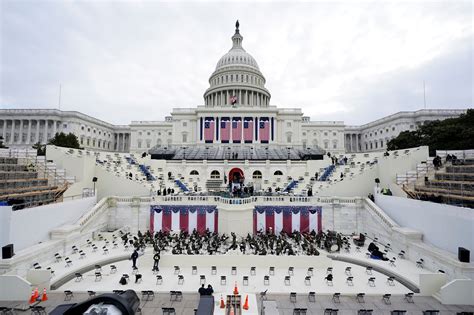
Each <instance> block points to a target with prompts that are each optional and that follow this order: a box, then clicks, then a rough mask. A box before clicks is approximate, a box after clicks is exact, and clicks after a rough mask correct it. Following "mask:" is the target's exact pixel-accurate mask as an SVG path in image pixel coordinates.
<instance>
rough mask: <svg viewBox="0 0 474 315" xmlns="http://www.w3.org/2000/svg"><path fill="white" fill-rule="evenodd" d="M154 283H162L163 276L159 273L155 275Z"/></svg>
mask: <svg viewBox="0 0 474 315" xmlns="http://www.w3.org/2000/svg"><path fill="white" fill-rule="evenodd" d="M156 284H157V285H160V284H163V277H162V276H161V275H156Z"/></svg>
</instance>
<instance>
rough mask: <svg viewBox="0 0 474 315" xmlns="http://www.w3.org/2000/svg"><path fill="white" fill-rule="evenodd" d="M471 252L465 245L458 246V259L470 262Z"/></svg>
mask: <svg viewBox="0 0 474 315" xmlns="http://www.w3.org/2000/svg"><path fill="white" fill-rule="evenodd" d="M470 256H471V252H470V251H469V250H468V249H465V248H464V247H458V259H459V261H460V262H464V263H468V262H470V260H471V258H470Z"/></svg>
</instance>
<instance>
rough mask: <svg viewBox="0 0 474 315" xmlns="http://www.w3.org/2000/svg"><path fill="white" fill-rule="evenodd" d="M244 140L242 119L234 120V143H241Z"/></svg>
mask: <svg viewBox="0 0 474 315" xmlns="http://www.w3.org/2000/svg"><path fill="white" fill-rule="evenodd" d="M241 140H242V120H241V118H240V117H239V118H233V119H232V141H233V142H234V143H240V141H241Z"/></svg>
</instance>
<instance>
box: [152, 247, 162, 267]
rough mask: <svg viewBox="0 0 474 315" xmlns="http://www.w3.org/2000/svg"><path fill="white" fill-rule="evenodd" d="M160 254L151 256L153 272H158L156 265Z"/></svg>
mask: <svg viewBox="0 0 474 315" xmlns="http://www.w3.org/2000/svg"><path fill="white" fill-rule="evenodd" d="M160 258H161V257H160V252H159V251H157V252H156V253H155V255H154V256H153V262H154V263H153V271H160V268H159V267H158V264H159V262H160Z"/></svg>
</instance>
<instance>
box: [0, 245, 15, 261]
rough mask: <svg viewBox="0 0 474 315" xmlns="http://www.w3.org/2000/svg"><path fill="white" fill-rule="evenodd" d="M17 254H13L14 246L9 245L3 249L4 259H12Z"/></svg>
mask: <svg viewBox="0 0 474 315" xmlns="http://www.w3.org/2000/svg"><path fill="white" fill-rule="evenodd" d="M13 255H15V253H14V252H13V244H8V245H5V246H3V247H2V259H9V258H12V257H13Z"/></svg>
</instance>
